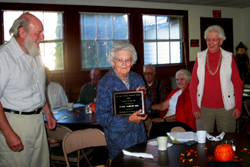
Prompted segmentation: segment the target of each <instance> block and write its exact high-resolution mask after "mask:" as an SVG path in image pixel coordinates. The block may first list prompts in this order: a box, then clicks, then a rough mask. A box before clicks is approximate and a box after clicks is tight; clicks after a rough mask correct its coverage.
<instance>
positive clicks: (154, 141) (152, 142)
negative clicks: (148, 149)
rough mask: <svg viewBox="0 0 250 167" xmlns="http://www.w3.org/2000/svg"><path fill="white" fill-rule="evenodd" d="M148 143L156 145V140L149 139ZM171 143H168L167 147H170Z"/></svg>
mask: <svg viewBox="0 0 250 167" xmlns="http://www.w3.org/2000/svg"><path fill="white" fill-rule="evenodd" d="M148 144H150V145H152V146H158V145H157V140H153V141H149V142H148ZM172 145H173V144H171V143H168V147H171V146H172Z"/></svg>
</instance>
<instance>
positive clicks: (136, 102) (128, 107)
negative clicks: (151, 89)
mask: <svg viewBox="0 0 250 167" xmlns="http://www.w3.org/2000/svg"><path fill="white" fill-rule="evenodd" d="M113 109H114V115H119V116H128V115H131V114H133V113H134V112H137V111H138V110H140V109H141V110H142V112H141V113H140V114H139V115H142V116H143V115H145V111H146V104H145V95H144V91H142V90H140V91H135V90H133V91H117V92H113Z"/></svg>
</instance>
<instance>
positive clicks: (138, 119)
mask: <svg viewBox="0 0 250 167" xmlns="http://www.w3.org/2000/svg"><path fill="white" fill-rule="evenodd" d="M140 113H141V110H139V111H137V112H135V113H133V114H132V115H130V116H129V123H130V122H134V123H137V124H139V123H140V122H141V120H145V119H146V118H147V116H148V115H147V114H146V115H145V116H144V117H143V116H140V115H138V114H140Z"/></svg>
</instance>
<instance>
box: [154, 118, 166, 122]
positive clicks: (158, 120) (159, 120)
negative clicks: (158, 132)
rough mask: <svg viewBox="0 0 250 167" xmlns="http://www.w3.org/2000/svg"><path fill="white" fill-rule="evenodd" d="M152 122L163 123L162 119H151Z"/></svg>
mask: <svg viewBox="0 0 250 167" xmlns="http://www.w3.org/2000/svg"><path fill="white" fill-rule="evenodd" d="M152 122H154V123H157V122H164V118H153V119H152Z"/></svg>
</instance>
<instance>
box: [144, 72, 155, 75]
mask: <svg viewBox="0 0 250 167" xmlns="http://www.w3.org/2000/svg"><path fill="white" fill-rule="evenodd" d="M153 73H154V72H144V73H143V75H144V76H146V75H153Z"/></svg>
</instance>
